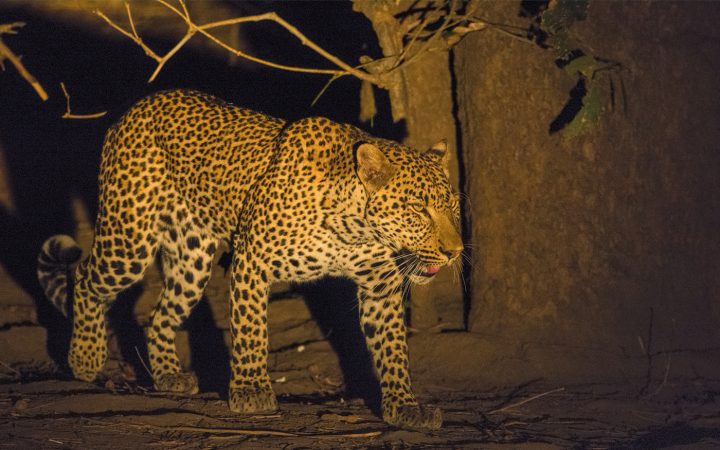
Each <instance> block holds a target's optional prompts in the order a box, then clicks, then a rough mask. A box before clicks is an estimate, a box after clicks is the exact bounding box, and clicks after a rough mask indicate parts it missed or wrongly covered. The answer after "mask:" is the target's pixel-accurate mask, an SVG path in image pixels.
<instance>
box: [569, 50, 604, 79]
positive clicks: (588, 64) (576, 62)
mask: <svg viewBox="0 0 720 450" xmlns="http://www.w3.org/2000/svg"><path fill="white" fill-rule="evenodd" d="M563 70H564V71H565V72H567V73H569V74H570V75H575V74H576V73H580V74H582V75H583V76H585V77H586V78H592V75H593V73H595V70H597V61H596V60H595V58H593V57H592V56H590V55H582V56H579V57H577V58H575V59H573V60H572V61H570V62H569V63H568V64H567V65H565V66H564V67H563Z"/></svg>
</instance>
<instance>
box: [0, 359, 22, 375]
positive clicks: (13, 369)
mask: <svg viewBox="0 0 720 450" xmlns="http://www.w3.org/2000/svg"><path fill="white" fill-rule="evenodd" d="M0 366H3V367H5V368H6V369H9V370H10V371H12V372H13V373H15V375H18V376H20V375H22V374H21V373H20V371H19V370H17V369H15V368H14V367H11V366H10V365H9V364H8V363H6V362H5V361H0Z"/></svg>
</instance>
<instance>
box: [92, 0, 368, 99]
mask: <svg viewBox="0 0 720 450" xmlns="http://www.w3.org/2000/svg"><path fill="white" fill-rule="evenodd" d="M156 1H157V2H158V3H160V4H162V5H163V6H165V7H166V8H168V9H169V10H170V11H172V12H174V13H175V14H177V15H178V16H179V17H180V18H182V19H183V21H184V22H185V24H186V25H187V27H188V28H187V31H186V32H185V35H184V36H183V38H182V39H180V41H178V43H177V44H175V46H174V47H173V48H172V49H171V50H170V51H168V52H167V53H166V54H165V55H163V56H160V55H158V54H157V53H156V52H155V51H153V50H152V49H151V48H150V47H149V46H148V45H147V44H145V42H143V40H142V38H141V37H140V36H139V35H138V33H137V30H136V29H135V23H134V21H133V18H132V13H131V10H130V5H129V4H128V3H127V2H126V3H125V8H126V10H127V15H128V22H129V24H130V31H128V30H126V29H125V28H123V27H121V26H120V25H118V24H116V23H115V22H113V21H112V20H111V19H110V18H109V17H107V16H106V15H105V14H104V13H103V12H102V11H100V10H96V11H95V14H96V15H97V16H99V17H100V18H101V19H103V20H104V21H105V22H107V24H108V25H110V26H111V27H112V28H114V29H115V30H116V31H118V32H120V33H121V34H122V35H124V36H126V37H127V38H129V39H131V40H132V41H133V42H135V44H137V45H138V46H140V48H142V49H143V51H144V52H145V54H146V55H147V56H149V57H150V58H152V59H153V60H155V61H156V62H157V63H158V66H157V67H156V68H155V71H154V72H153V74H152V75H151V76H150V79H149V80H148V81H149V82H152V81H153V80H154V79H155V78H156V77H157V75H158V73H160V71H161V70H162V68H163V66H164V65H165V64H166V63H167V62H168V60H170V58H172V57H173V56H174V55H175V54H176V53H177V52H178V51H179V50H180V49H181V48H182V47H183V46H184V45H185V44H186V43H187V42H188V41H189V40H190V39H191V38H192V37H193V36H194V35H195V34H197V33H199V34H201V35H203V36H205V37H206V38H208V39H209V40H211V41H212V42H214V43H215V44H217V45H218V46H220V47H222V48H223V49H225V50H227V51H229V52H230V53H232V54H234V55H235V56H238V57H241V58H245V59H247V60H249V61H253V62H256V63H258V64H262V65H265V66H269V67H273V68H276V69H281V70H287V71H291V72H302V73H316V74H323V75H331V76H333V77H335V78H337V77H341V76H344V75H353V76H355V77H357V78H359V79H361V80H365V81H369V82H371V83H373V84H377V85H380V84H381V81H380V79H379V77H377V76H375V75H372V74H369V73H368V72H366V71H364V70H360V69H357V68H355V67H352V66H350V65H349V64H347V63H345V62H343V61H342V60H341V59H339V58H338V57H336V56H334V55H333V54H331V53H330V52H328V51H327V50H325V49H323V48H322V47H320V46H319V45H317V44H316V43H315V42H313V41H312V40H311V39H309V38H308V37H307V36H305V35H304V34H303V33H301V32H300V31H299V30H298V29H297V28H295V27H294V26H293V25H291V24H289V23H288V22H286V21H285V20H284V19H282V18H281V17H280V16H278V15H277V14H275V13H273V12H271V13H265V14H258V15H253V16H245V17H236V18H232V19H226V20H220V21H216V22H211V23H206V24H203V25H198V24H196V23H194V22H193V21H192V19H191V18H190V14H189V12H188V10H187V7H186V6H185V2H184V0H178V3H179V5H180V7H181V9H182V11H181V10H180V9H178V8H176V7H175V6H173V5H171V4H170V3H168V2H166V1H165V0H156ZM261 21H271V22H275V23H277V24H278V25H280V26H282V27H283V28H285V29H286V30H287V31H288V32H289V33H290V34H292V35H293V36H295V37H296V38H298V39H299V40H300V43H301V44H302V45H304V46H307V47H309V48H310V49H312V50H313V51H315V52H316V53H318V54H319V55H320V56H322V57H323V58H325V59H327V60H328V61H330V62H331V63H333V64H335V65H336V66H337V67H339V70H338V69H334V70H333V69H314V68H307V67H296V66H288V65H284V64H278V63H275V62H272V61H268V60H265V59H262V58H258V57H256V56H252V55H250V54H248V53H245V52H243V51H242V50H239V49H236V48H234V47H232V46H231V45H229V44H227V43H225V42H223V41H222V40H220V39H219V38H218V37H216V36H215V35H213V34H212V33H210V31H209V30H212V29H214V28H219V27H224V26H229V25H235V24H239V23H245V22H261Z"/></svg>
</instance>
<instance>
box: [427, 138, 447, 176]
mask: <svg viewBox="0 0 720 450" xmlns="http://www.w3.org/2000/svg"><path fill="white" fill-rule="evenodd" d="M424 155H425V156H427V157H429V158H430V159H432V160H433V161H435V162H436V163H437V164H439V165H440V166H441V167H442V168H443V170H444V171H445V173H446V174H447V173H448V172H449V163H450V154H449V152H448V145H447V141H446V140H445V139H443V140H442V141H440V142H438V143H437V144H435V145H433V146H432V147H430V148H429V149H427V150H426V151H425V153H424Z"/></svg>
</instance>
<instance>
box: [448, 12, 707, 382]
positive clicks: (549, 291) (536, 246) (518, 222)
mask: <svg viewBox="0 0 720 450" xmlns="http://www.w3.org/2000/svg"><path fill="white" fill-rule="evenodd" d="M493 6H495V7H493ZM510 9H511V8H509V7H508V6H507V4H503V7H497V5H493V4H489V5H488V8H487V11H485V13H486V16H487V17H489V18H490V19H492V20H494V19H497V21H501V22H502V21H505V22H511V21H513V20H517V19H516V17H515V16H514V14H513V13H514V12H515V11H510ZM719 12H720V9H718V8H717V7H715V6H714V5H711V4H708V3H666V2H663V3H644V2H643V3H641V2H625V3H619V2H601V1H596V2H591V8H590V12H589V17H588V20H587V21H586V22H581V23H578V24H576V25H575V26H574V28H573V32H576V33H577V34H578V35H579V36H580V37H581V38H582V40H583V42H584V43H585V44H586V45H587V48H591V49H592V50H593V52H595V54H596V55H598V56H604V57H608V58H612V59H614V60H618V61H620V62H622V63H623V64H624V66H625V68H626V70H624V71H623V73H622V79H623V81H624V85H625V91H626V93H627V105H628V107H627V113H626V114H624V113H623V111H622V102H621V101H620V95H619V94H620V92H619V91H620V89H619V88H620V84H619V82H618V81H619V79H618V78H617V77H616V78H615V88H616V90H617V92H616V100H617V102H616V108H617V110H616V112H614V113H608V114H607V115H606V116H605V117H604V118H603V119H601V121H600V124H599V125H598V126H597V128H595V129H594V130H592V131H591V132H590V133H589V134H587V135H585V136H583V137H579V138H575V139H572V140H570V139H563V138H562V137H561V136H560V135H552V136H551V135H549V133H548V125H549V123H550V122H551V121H552V120H553V118H554V117H555V115H556V114H557V113H558V112H559V111H560V109H561V108H562V106H563V104H564V103H565V101H566V99H567V95H568V92H569V90H570V89H571V88H572V86H573V84H574V81H573V80H571V79H570V78H569V77H568V76H566V75H565V74H564V73H563V72H562V71H561V70H559V69H557V67H556V66H555V65H554V63H553V60H552V57H551V55H550V54H549V52H545V51H543V50H541V49H539V48H537V47H535V46H533V45H528V44H525V43H522V42H520V41H517V40H512V39H508V38H507V37H506V36H504V35H502V34H499V33H493V32H492V31H487V32H483V33H480V34H475V35H472V36H470V37H468V38H467V39H465V40H464V41H463V42H462V43H461V44H460V45H459V47H458V49H457V59H456V62H457V65H456V70H457V77H458V87H459V92H458V98H459V104H460V112H459V114H460V118H461V122H462V130H463V133H462V139H463V143H464V158H465V161H466V169H467V186H466V188H467V192H468V194H469V196H470V199H471V204H472V207H471V216H472V222H473V223H472V244H473V245H474V255H473V259H474V269H473V273H472V282H473V293H472V309H471V316H470V329H471V330H472V331H478V332H484V333H488V334H492V335H497V336H503V337H508V338H511V339H513V340H516V341H518V342H548V343H558V344H564V345H572V346H582V347H584V348H589V347H594V348H604V349H613V350H615V349H618V348H621V349H622V351H623V352H627V354H628V355H642V354H643V353H645V352H647V351H650V352H653V351H656V350H658V349H672V348H704V347H708V346H712V345H717V344H718V343H720V339H718V338H719V336H718V331H717V330H718V326H717V324H718V323H719V322H720V320H719V319H720V307H719V305H720V302H719V300H720V298H719V296H718V292H720V290H719V289H718V288H719V287H720V285H719V284H718V279H720V277H719V276H718V275H719V273H718V267H720V264H718V263H720V250H719V249H720V242H718V233H717V230H718V225H720V201H719V198H718V192H719V191H720V190H719V188H720V185H719V183H718V176H717V175H718V173H720V154H718V152H717V142H718V140H719V139H720V129H719V128H718V127H717V123H718V122H719V121H720V102H718V92H720V89H719V88H720V81H718V80H720V77H719V76H718V73H719V72H720V64H719V63H718V60H717V58H716V55H717V51H718V37H719V36H718V33H717V29H716V26H715V24H716V23H717V19H718V18H720V17H719V16H720V14H718V13H719ZM503 14H505V16H504V17H503ZM619 18H622V20H619ZM607 106H608V107H609V106H610V105H609V102H608V105H607ZM639 341H642V342H641V343H640V344H639ZM649 347H652V348H649ZM600 369H602V368H600Z"/></svg>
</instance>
